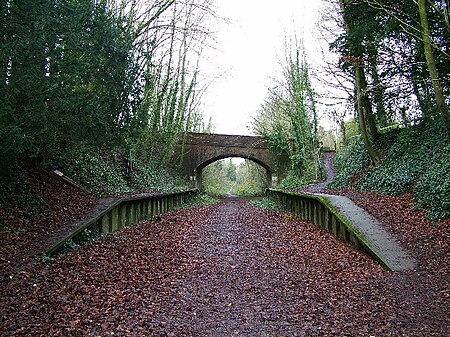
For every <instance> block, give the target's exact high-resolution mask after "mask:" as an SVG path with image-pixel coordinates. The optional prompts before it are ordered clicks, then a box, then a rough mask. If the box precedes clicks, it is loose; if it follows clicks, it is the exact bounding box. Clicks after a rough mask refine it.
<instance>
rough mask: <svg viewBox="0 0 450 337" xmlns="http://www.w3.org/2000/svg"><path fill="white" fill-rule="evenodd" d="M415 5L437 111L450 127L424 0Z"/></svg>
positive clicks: (448, 113) (419, 0)
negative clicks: (417, 10)
mask: <svg viewBox="0 0 450 337" xmlns="http://www.w3.org/2000/svg"><path fill="white" fill-rule="evenodd" d="M417 6H418V9H419V16H420V23H421V27H422V39H423V48H424V52H425V59H426V60H427V66H428V70H429V72H430V77H431V82H432V85H433V89H434V97H435V99H436V105H437V108H438V111H439V113H440V114H442V115H443V116H444V118H445V121H446V123H447V128H449V129H450V112H449V110H448V106H447V104H446V103H445V97H444V94H443V92H442V86H441V83H440V80H439V75H438V71H437V68H436V63H435V61H434V57H433V50H432V48H431V41H430V29H429V27H428V15H427V9H426V6H425V0H418V1H417Z"/></svg>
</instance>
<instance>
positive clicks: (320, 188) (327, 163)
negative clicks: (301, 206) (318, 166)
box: [295, 152, 336, 193]
mask: <svg viewBox="0 0 450 337" xmlns="http://www.w3.org/2000/svg"><path fill="white" fill-rule="evenodd" d="M335 155H336V153H335V152H325V153H323V155H322V163H323V168H324V170H325V175H326V179H325V180H324V181H322V182H320V183H315V184H310V185H307V186H303V187H301V188H296V189H295V191H296V192H299V193H305V192H306V193H317V192H324V191H326V186H327V185H328V184H329V183H331V182H332V181H333V179H334V176H335V175H336V171H335V169H334V167H333V159H334V156H335Z"/></svg>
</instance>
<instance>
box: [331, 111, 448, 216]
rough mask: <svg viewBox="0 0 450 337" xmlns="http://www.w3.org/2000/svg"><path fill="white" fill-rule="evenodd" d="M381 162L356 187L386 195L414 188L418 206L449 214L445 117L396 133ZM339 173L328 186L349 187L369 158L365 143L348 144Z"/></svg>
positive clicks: (338, 164) (339, 158)
mask: <svg viewBox="0 0 450 337" xmlns="http://www.w3.org/2000/svg"><path fill="white" fill-rule="evenodd" d="M393 134H394V133H390V135H391V138H390V139H389V140H388V142H387V145H389V143H391V144H392V145H391V146H386V144H383V145H384V153H385V155H384V157H383V159H382V161H381V162H380V163H379V164H378V165H376V166H374V167H371V168H369V169H368V171H367V173H365V174H364V175H362V177H361V178H360V180H359V181H358V183H357V184H356V186H355V188H357V189H361V190H369V191H374V192H378V193H385V194H402V193H405V192H408V191H411V190H413V191H414V201H415V204H416V206H418V207H419V208H422V209H425V210H426V211H427V212H428V214H429V216H430V217H431V218H433V219H439V218H447V217H449V216H450V203H449V196H450V135H449V131H448V130H447V128H446V126H445V122H444V121H443V119H441V118H438V119H436V120H433V121H427V122H423V123H421V124H419V125H416V126H413V127H409V128H405V129H402V130H400V131H399V132H397V134H394V135H395V137H392V135H393ZM334 164H335V167H336V169H337V172H338V174H337V175H336V177H335V179H334V180H333V182H332V183H331V184H330V185H329V187H332V188H343V187H346V186H348V184H349V180H350V178H351V177H352V176H354V175H355V174H356V173H358V172H359V171H361V170H363V169H365V168H368V165H369V159H368V156H367V153H366V152H365V149H364V147H363V145H362V143H356V144H353V145H351V146H348V147H347V148H345V149H344V150H343V151H341V152H340V153H339V154H338V155H336V159H335V163H334Z"/></svg>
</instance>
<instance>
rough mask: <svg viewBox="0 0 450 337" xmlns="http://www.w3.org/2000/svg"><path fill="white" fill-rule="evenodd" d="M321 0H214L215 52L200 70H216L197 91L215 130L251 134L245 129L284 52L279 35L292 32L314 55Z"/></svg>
mask: <svg viewBox="0 0 450 337" xmlns="http://www.w3.org/2000/svg"><path fill="white" fill-rule="evenodd" d="M321 3H322V0H277V1H268V0H263V1H261V0H260V1H258V0H216V6H217V14H218V15H219V16H220V17H223V18H226V19H228V20H229V23H226V22H224V21H220V22H219V27H217V29H215V28H213V30H217V35H216V37H217V48H218V49H219V50H218V51H216V52H211V53H210V54H208V59H209V60H207V61H204V65H203V71H204V72H205V73H206V76H213V77H215V76H219V75H220V74H223V75H222V76H220V78H218V79H216V80H215V81H214V82H213V83H212V84H211V86H210V87H209V88H208V91H207V92H206V93H205V94H204V96H203V102H204V107H203V110H204V117H205V121H207V120H208V118H209V117H210V116H212V122H213V125H214V126H215V129H214V132H215V133H225V134H243V135H244V134H251V130H250V129H249V125H250V122H251V120H252V116H255V115H256V113H257V111H258V110H259V108H260V106H261V104H262V103H263V101H264V98H265V96H266V93H267V88H268V87H270V85H271V83H272V80H271V79H272V78H274V77H276V76H277V74H278V73H279V70H280V66H279V60H280V59H282V58H283V56H284V47H283V45H284V41H285V36H292V35H293V34H297V35H298V36H299V38H302V39H303V40H304V43H305V47H306V51H307V53H308V56H309V61H310V64H311V65H312V66H314V63H315V61H317V60H314V58H317V57H318V56H317V55H320V53H319V52H318V48H317V41H316V36H317V32H315V29H316V28H315V26H316V22H317V20H318V12H319V8H320V6H321Z"/></svg>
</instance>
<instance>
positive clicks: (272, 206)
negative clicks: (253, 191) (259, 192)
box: [249, 197, 283, 211]
mask: <svg viewBox="0 0 450 337" xmlns="http://www.w3.org/2000/svg"><path fill="white" fill-rule="evenodd" d="M249 203H250V205H253V206H256V207H261V208H265V209H269V210H275V211H282V210H283V207H282V206H281V205H280V204H279V203H278V202H277V201H276V200H275V199H273V198H268V197H265V198H262V199H257V200H251V201H250V202H249Z"/></svg>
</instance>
